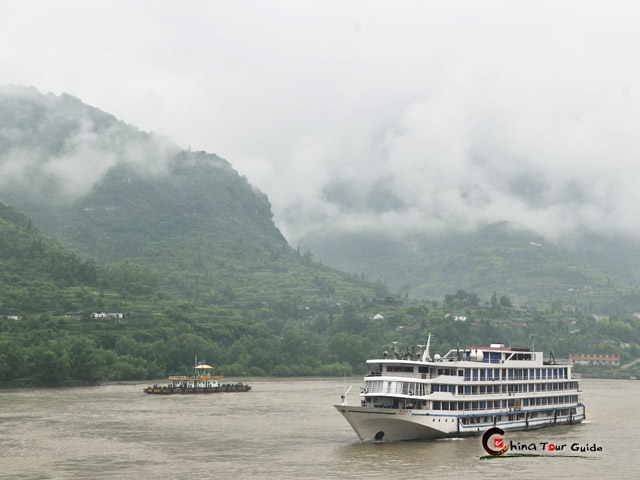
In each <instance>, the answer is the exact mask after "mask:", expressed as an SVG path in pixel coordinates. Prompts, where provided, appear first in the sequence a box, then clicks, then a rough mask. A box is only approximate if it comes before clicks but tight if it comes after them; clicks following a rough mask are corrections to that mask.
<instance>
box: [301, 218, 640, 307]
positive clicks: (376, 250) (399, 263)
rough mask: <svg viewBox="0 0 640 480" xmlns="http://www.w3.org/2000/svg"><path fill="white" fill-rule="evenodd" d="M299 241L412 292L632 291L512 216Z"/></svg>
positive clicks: (530, 301)
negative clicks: (471, 226)
mask: <svg viewBox="0 0 640 480" xmlns="http://www.w3.org/2000/svg"><path fill="white" fill-rule="evenodd" d="M300 243H301V245H303V246H304V248H306V249H309V250H311V251H312V252H314V254H315V255H316V257H317V258H318V259H319V260H321V261H323V262H325V263H326V264H328V265H331V266H333V267H335V268H339V269H343V270H345V271H350V272H355V273H361V274H363V275H365V276H366V277H367V278H369V279H375V278H384V279H385V280H386V281H387V283H388V285H389V286H390V288H391V289H393V290H394V291H400V292H403V293H404V292H408V293H409V295H410V296H412V297H414V298H424V299H438V298H442V297H443V296H444V295H445V294H447V293H448V292H452V291H456V290H458V289H462V290H466V291H470V292H476V293H478V295H480V296H482V297H484V298H488V297H489V296H491V294H492V292H494V291H497V292H500V294H504V295H507V296H509V297H510V298H511V299H512V301H513V302H514V303H516V304H522V305H529V306H539V307H540V306H544V305H545V304H547V305H548V304H549V303H550V302H551V301H552V300H555V299H559V300H561V301H562V302H564V303H567V304H571V305H578V306H581V307H587V306H588V307H589V308H591V309H596V310H597V308H599V307H603V308H604V307H606V306H607V305H609V304H610V303H611V302H612V301H614V300H615V299H617V298H618V296H619V295H622V294H626V293H628V292H630V291H632V289H631V287H629V286H628V285H629V284H628V283H627V282H625V281H624V280H623V279H620V277H617V276H615V274H608V273H605V272H604V271H603V270H602V269H601V268H599V266H598V265H591V264H589V263H587V261H586V260H587V259H586V258H580V257H579V256H578V255H576V254H574V253H572V252H571V251H570V250H568V249H564V248H560V247H558V246H556V245H554V244H552V243H550V242H547V241H546V240H545V239H544V238H542V237H541V236H540V235H538V234H536V233H534V232H530V231H526V230H522V229H519V228H517V227H514V226H512V225H508V224H495V225H492V226H488V227H485V228H483V229H480V230H478V231H475V232H467V233H458V234H448V235H443V236H440V235H434V236H428V235H415V236H411V235H407V236H403V237H397V236H391V235H383V234H377V235H370V234H365V233H351V234H335V233H334V234H325V235H313V236H309V237H308V238H305V239H303V240H301V242H300ZM614 273H615V272H614Z"/></svg>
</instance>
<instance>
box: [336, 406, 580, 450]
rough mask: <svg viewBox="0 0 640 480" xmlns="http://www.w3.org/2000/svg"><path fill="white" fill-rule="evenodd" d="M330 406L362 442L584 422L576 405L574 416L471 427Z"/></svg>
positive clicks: (445, 418) (446, 419) (442, 418)
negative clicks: (340, 415) (495, 427)
mask: <svg viewBox="0 0 640 480" xmlns="http://www.w3.org/2000/svg"><path fill="white" fill-rule="evenodd" d="M334 407H335V408H336V409H337V410H338V411H339V412H340V413H341V414H342V416H344V418H345V419H346V420H347V422H349V425H351V427H352V428H353V430H354V431H355V432H356V434H357V435H358V437H359V438H360V440H362V441H363V442H375V441H385V442H395V441H406V440H435V439H438V438H448V437H467V436H472V435H480V434H482V433H483V432H485V431H486V430H487V429H488V428H490V427H493V426H497V427H500V428H502V429H504V430H509V431H517V430H534V429H538V428H543V427H550V426H556V425H567V424H576V423H580V422H582V421H583V420H584V419H585V409H584V406H583V405H580V406H578V408H577V409H576V413H575V414H571V415H559V414H558V412H559V411H554V410H547V411H546V415H545V416H542V417H538V418H532V419H528V418H526V419H524V420H515V421H502V422H497V421H496V422H493V421H491V419H493V418H494V417H492V416H487V418H488V419H489V420H490V422H488V423H484V424H474V425H464V424H463V422H462V421H461V418H462V417H461V416H451V415H441V414H433V413H426V412H424V411H414V412H412V411H408V410H400V409H381V408H370V407H355V406H354V407H351V406H346V405H334ZM481 418H484V417H481Z"/></svg>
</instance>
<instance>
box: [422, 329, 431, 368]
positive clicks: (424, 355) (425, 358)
mask: <svg viewBox="0 0 640 480" xmlns="http://www.w3.org/2000/svg"><path fill="white" fill-rule="evenodd" d="M430 346H431V334H429V338H427V346H426V348H425V349H424V352H423V353H422V361H423V362H426V361H431V356H430V355H429V347H430Z"/></svg>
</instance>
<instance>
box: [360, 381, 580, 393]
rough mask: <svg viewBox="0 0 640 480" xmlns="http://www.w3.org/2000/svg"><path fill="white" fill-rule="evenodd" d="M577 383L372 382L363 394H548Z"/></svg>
mask: <svg viewBox="0 0 640 480" xmlns="http://www.w3.org/2000/svg"><path fill="white" fill-rule="evenodd" d="M577 389H578V382H556V383H529V384H525V383H519V384H506V385H473V386H472V385H440V384H428V383H420V382H385V381H382V380H374V381H367V382H365V389H364V391H363V393H382V394H400V395H417V396H424V395H429V394H431V393H436V392H448V393H451V394H453V395H455V394H456V393H457V394H458V395H493V394H503V393H504V394H506V393H527V392H549V391H563V390H577Z"/></svg>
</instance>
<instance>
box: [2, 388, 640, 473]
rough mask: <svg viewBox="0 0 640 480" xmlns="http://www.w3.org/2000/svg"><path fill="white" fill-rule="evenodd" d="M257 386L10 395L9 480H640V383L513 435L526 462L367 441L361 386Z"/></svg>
mask: <svg viewBox="0 0 640 480" xmlns="http://www.w3.org/2000/svg"><path fill="white" fill-rule="evenodd" d="M249 383H250V384H251V385H252V386H253V390H252V391H251V392H249V393H226V394H214V395H171V396H161V395H146V394H144V393H143V392H142V387H143V385H142V384H138V385H133V384H129V385H105V386H99V387H86V388H66V389H44V390H22V391H2V392H0V478H11V479H15V478H25V479H40V478H42V479H47V478H110V479H111V478H122V479H124V478H127V479H129V478H136V479H147V478H149V479H151V478H153V479H165V478H166V479H168V478H214V477H216V478H237V479H240V478H242V479H245V478H265V479H271V478H273V479H275V478H314V479H315V478H343V479H344V478H358V479H390V478H393V479H405V478H406V479H409V478H411V479H414V478H450V477H460V478H470V475H475V476H476V478H515V477H518V478H563V479H567V478H640V466H639V465H638V458H637V457H636V456H635V455H636V453H637V451H638V447H639V446H640V434H639V432H640V421H639V420H638V418H639V412H638V399H639V398H640V382H639V381H622V380H582V383H581V385H582V388H583V390H584V395H583V401H584V402H585V404H586V405H587V422H585V423H583V424H581V425H573V426H559V427H552V428H546V429H541V430H537V431H533V432H519V433H508V434H507V435H505V440H507V441H510V442H513V443H518V444H526V445H530V444H534V445H536V448H537V450H536V451H527V452H519V453H533V454H538V455H541V456H537V457H518V458H513V457H511V458H503V457H497V458H495V459H483V458H481V457H484V456H485V455H486V453H485V451H484V450H483V448H482V445H481V442H480V438H479V437H473V438H466V439H454V440H438V441H430V442H398V443H381V444H380V443H374V444H362V443H360V441H359V440H358V438H357V436H356V434H355V433H354V432H353V430H352V429H351V427H350V426H349V425H348V424H347V422H346V421H345V420H344V419H343V418H342V416H341V415H340V414H339V413H338V412H337V411H336V410H335V409H334V408H333V407H332V404H334V403H338V402H339V400H340V393H341V392H342V391H344V389H345V385H346V386H347V387H348V386H349V385H350V384H352V383H353V385H354V388H353V390H352V393H350V394H349V396H348V400H349V402H350V403H351V404H358V397H357V391H359V387H360V385H361V379H360V378H354V379H347V380H346V383H345V380H343V379H340V380H336V379H303V380H301V379H295V380H262V379H261V380H254V381H250V382H249ZM145 385H146V384H145ZM542 442H548V443H554V444H558V445H561V444H566V445H567V447H565V449H564V450H563V451H562V452H555V453H554V452H548V451H542V450H541V449H542V446H541V443H542ZM574 443H577V444H579V445H581V446H585V445H589V446H591V445H593V444H596V445H597V446H598V447H601V448H602V451H600V452H589V451H587V452H573V451H571V450H570V446H571V445H572V444H574ZM560 454H562V455H563V456H560Z"/></svg>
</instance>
